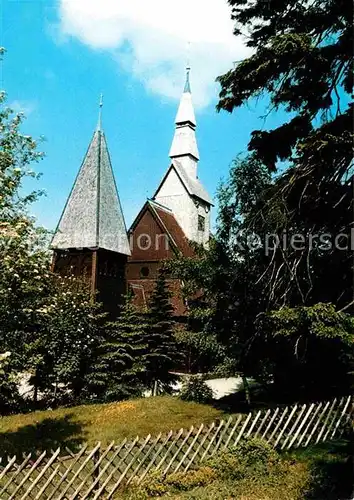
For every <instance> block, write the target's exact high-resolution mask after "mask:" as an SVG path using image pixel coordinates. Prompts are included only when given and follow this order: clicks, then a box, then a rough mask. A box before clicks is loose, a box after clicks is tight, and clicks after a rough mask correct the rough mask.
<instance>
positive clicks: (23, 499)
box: [21, 448, 60, 500]
mask: <svg viewBox="0 0 354 500" xmlns="http://www.w3.org/2000/svg"><path fill="white" fill-rule="evenodd" d="M59 453H60V448H58V449H57V451H56V452H55V453H54V454H53V455H52V457H51V458H50V460H49V461H48V462H47V463H46V465H45V466H44V467H43V469H42V470H41V472H40V473H39V474H38V476H37V477H36V479H35V480H34V481H33V483H32V484H31V486H30V487H29V488H28V489H27V491H26V492H25V494H24V495H23V496H22V497H21V500H25V499H26V498H27V497H28V495H29V494H30V493H31V491H32V490H33V488H34V487H35V486H36V484H38V483H39V481H40V480H41V478H42V477H43V476H44V474H45V472H46V470H47V469H49V467H50V466H51V464H52V463H53V462H54V460H55V459H56V458H57V456H58V455H59Z"/></svg>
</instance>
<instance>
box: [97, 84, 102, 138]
mask: <svg viewBox="0 0 354 500" xmlns="http://www.w3.org/2000/svg"><path fill="white" fill-rule="evenodd" d="M99 106H100V107H99V111H98V124H97V130H101V126H102V107H103V94H102V92H101V95H100V104H99Z"/></svg>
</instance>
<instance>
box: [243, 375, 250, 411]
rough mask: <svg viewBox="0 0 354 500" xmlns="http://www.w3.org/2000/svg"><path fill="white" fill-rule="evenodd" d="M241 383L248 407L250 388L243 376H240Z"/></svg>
mask: <svg viewBox="0 0 354 500" xmlns="http://www.w3.org/2000/svg"><path fill="white" fill-rule="evenodd" d="M242 382H243V387H244V389H245V396H246V403H247V404H248V406H251V392H250V386H249V383H248V380H247V377H245V375H242Z"/></svg>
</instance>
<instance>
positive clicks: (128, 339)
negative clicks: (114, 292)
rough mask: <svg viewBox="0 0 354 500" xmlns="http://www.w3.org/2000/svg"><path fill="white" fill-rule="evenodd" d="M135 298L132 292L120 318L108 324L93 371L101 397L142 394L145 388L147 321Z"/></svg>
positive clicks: (95, 386)
mask: <svg viewBox="0 0 354 500" xmlns="http://www.w3.org/2000/svg"><path fill="white" fill-rule="evenodd" d="M132 299H133V296H132V294H131V293H130V292H129V293H128V295H127V296H126V297H125V301H124V303H123V305H122V308H121V312H120V316H119V318H118V319H117V321H115V322H114V323H110V324H109V325H108V327H107V329H106V334H105V339H104V341H103V343H102V345H101V348H100V352H99V356H98V361H97V363H96V364H95V366H94V367H93V370H92V373H91V375H90V381H91V387H93V389H92V391H93V392H94V393H96V397H97V398H98V399H100V400H105V401H114V400H120V399H126V398H128V397H131V396H141V394H142V392H143V390H144V388H145V383H146V382H145V381H146V366H145V365H146V353H147V343H146V335H147V324H146V322H145V321H144V319H143V318H142V317H141V315H140V314H139V313H138V311H137V309H136V307H135V306H134V304H133V302H132Z"/></svg>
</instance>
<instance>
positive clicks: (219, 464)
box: [208, 438, 280, 480]
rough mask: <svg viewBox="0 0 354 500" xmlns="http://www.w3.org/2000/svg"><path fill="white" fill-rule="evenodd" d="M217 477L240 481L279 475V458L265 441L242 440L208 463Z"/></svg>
mask: <svg viewBox="0 0 354 500" xmlns="http://www.w3.org/2000/svg"><path fill="white" fill-rule="evenodd" d="M208 464H209V465H210V467H212V468H213V469H215V470H216V471H217V472H218V476H219V477H223V478H225V479H233V480H240V479H244V478H252V477H255V478H259V477H267V476H269V475H270V474H277V473H280V457H279V454H278V453H277V452H276V451H275V450H274V448H273V447H272V446H271V445H269V444H268V443H267V442H266V441H263V440H261V439H257V438H249V439H247V438H245V439H242V440H241V441H240V442H239V443H238V444H237V446H235V447H234V448H231V449H230V450H227V451H225V452H222V453H221V454H219V455H218V456H217V457H215V458H213V459H210V460H209V461H208Z"/></svg>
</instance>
